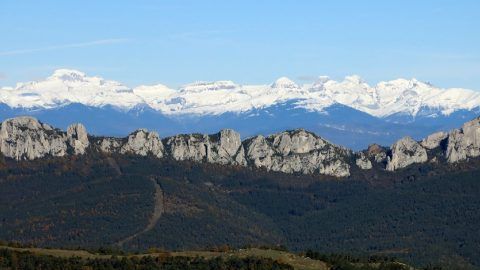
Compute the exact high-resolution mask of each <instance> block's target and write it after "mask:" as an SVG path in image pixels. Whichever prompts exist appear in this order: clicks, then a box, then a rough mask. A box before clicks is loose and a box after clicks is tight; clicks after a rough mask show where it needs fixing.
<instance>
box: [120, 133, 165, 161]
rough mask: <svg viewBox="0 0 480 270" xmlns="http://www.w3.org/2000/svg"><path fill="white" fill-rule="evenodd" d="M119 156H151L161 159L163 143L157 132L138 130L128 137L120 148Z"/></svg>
mask: <svg viewBox="0 0 480 270" xmlns="http://www.w3.org/2000/svg"><path fill="white" fill-rule="evenodd" d="M120 153H121V154H126V153H128V154H135V155H140V156H147V155H153V156H155V157H157V158H161V157H163V143H162V141H161V140H160V137H159V136H158V133H157V132H149V131H148V130H146V129H139V130H136V131H135V132H133V133H131V134H130V135H128V138H127V141H126V142H125V144H123V145H122V147H121V148H120Z"/></svg>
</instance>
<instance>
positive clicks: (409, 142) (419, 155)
mask: <svg viewBox="0 0 480 270" xmlns="http://www.w3.org/2000/svg"><path fill="white" fill-rule="evenodd" d="M390 149H391V151H392V155H391V157H388V161H387V168H386V169H387V170H388V171H395V170H397V169H400V168H405V167H407V166H408V165H411V164H414V163H423V162H426V161H427V160H428V156H427V150H426V149H425V148H423V147H422V146H421V145H420V144H419V143H418V142H416V141H414V140H413V139H412V138H410V137H408V136H407V137H404V138H402V139H400V140H398V141H397V142H396V143H394V144H393V145H392V147H390Z"/></svg>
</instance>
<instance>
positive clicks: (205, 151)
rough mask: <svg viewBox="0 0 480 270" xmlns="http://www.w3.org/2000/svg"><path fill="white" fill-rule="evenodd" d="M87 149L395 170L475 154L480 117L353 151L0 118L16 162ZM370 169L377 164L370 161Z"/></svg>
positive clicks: (285, 139)
mask: <svg viewBox="0 0 480 270" xmlns="http://www.w3.org/2000/svg"><path fill="white" fill-rule="evenodd" d="M87 150H88V151H98V152H103V153H106V154H133V155H141V156H153V157H156V158H171V159H174V160H179V161H181V160H190V161H194V162H207V163H217V164H222V165H234V166H250V167H255V168H263V169H266V170H268V171H278V172H284V173H303V174H325V175H331V176H335V177H347V176H349V175H350V169H351V166H357V167H358V168H360V169H362V170H370V169H372V168H373V163H374V162H376V163H377V164H379V165H378V166H384V167H383V168H385V169H386V170H388V171H396V170H399V169H402V168H405V167H407V166H409V165H411V164H414V163H424V162H427V160H429V159H430V161H431V162H432V163H438V162H442V161H443V162H444V161H445V160H447V161H448V162H450V163H454V162H460V161H462V160H466V159H469V158H474V157H478V156H480V118H477V119H474V120H472V121H470V122H467V123H465V124H464V125H463V126H462V128H461V129H456V130H453V131H451V132H449V133H446V132H437V133H434V134H431V135H430V136H427V137H426V138H425V139H423V140H422V141H420V142H417V141H415V140H413V139H412V138H410V137H404V138H402V139H400V140H398V141H397V142H396V143H394V144H393V145H392V146H391V147H390V149H388V148H385V147H382V146H380V145H376V144H372V145H370V146H369V147H368V149H367V150H364V151H361V152H357V153H353V152H352V151H351V150H348V149H345V148H343V147H340V146H337V145H334V144H332V143H330V142H328V141H326V140H324V139H322V138H321V137H319V136H317V135H315V134H313V133H311V132H308V131H306V130H303V129H296V130H290V131H284V132H279V133H276V134H273V135H269V136H266V137H265V136H263V135H258V136H254V137H251V138H248V139H246V140H244V141H243V142H242V141H241V138H240V134H239V133H237V132H236V131H234V130H231V129H224V130H221V131H220V132H218V133H216V134H210V135H204V134H183V135H176V136H171V137H167V138H164V139H161V138H160V136H159V135H158V134H157V133H156V132H149V131H147V130H145V129H139V130H137V131H135V132H133V133H131V134H130V135H129V136H127V137H126V138H112V137H93V136H89V135H88V133H87V130H86V128H85V127H84V126H83V125H82V124H73V125H71V126H69V127H68V128H67V131H66V132H64V131H61V130H59V129H55V128H53V127H51V126H49V125H47V124H44V123H41V122H39V121H38V120H37V119H35V118H33V117H28V116H24V117H16V118H11V119H7V120H5V121H3V122H2V123H1V124H0V152H1V154H2V155H3V156H5V157H8V158H12V159H16V160H33V159H37V158H42V157H47V156H52V157H62V156H65V155H82V154H86V153H87ZM376 167H377V166H376Z"/></svg>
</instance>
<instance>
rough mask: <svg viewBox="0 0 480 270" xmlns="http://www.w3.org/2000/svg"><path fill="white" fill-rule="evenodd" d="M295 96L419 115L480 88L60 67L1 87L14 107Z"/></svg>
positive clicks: (175, 105) (193, 103)
mask: <svg viewBox="0 0 480 270" xmlns="http://www.w3.org/2000/svg"><path fill="white" fill-rule="evenodd" d="M290 100H295V103H294V104H295V106H297V107H299V108H304V109H307V110H310V111H318V112H321V111H323V110H324V109H325V108H327V107H329V106H331V105H333V104H342V105H345V106H348V107H351V108H354V109H356V110H359V111H362V112H365V113H368V114H370V115H372V116H376V117H387V116H390V115H393V114H398V113H402V114H407V115H411V116H416V115H417V113H418V112H419V111H420V110H421V109H422V108H431V109H435V110H436V111H438V112H440V113H441V114H443V115H449V114H451V113H452V112H454V111H457V110H461V109H466V110H472V109H473V108H476V107H479V106H480V92H476V91H472V90H468V89H461V88H450V89H442V88H437V87H434V86H433V85H431V84H429V83H424V82H420V81H418V80H416V79H411V80H406V79H397V80H392V81H386V82H380V83H378V84H377V85H375V86H370V85H368V84H367V83H366V82H364V81H363V80H362V79H361V78H360V77H359V76H356V75H353V76H347V77H345V79H344V80H343V81H340V82H339V81H335V80H331V79H329V78H328V77H325V76H321V77H319V79H318V80H317V81H316V82H315V83H313V84H304V85H298V84H296V83H295V82H293V81H292V80H290V79H288V78H286V77H282V78H279V79H278V80H276V81H275V82H273V83H272V84H270V85H239V84H235V83H234V82H232V81H216V82H196V83H192V84H187V85H185V86H183V87H181V88H180V89H171V88H169V87H167V86H165V85H162V84H158V85H151V86H147V85H142V86H138V87H135V88H129V87H127V86H125V85H123V84H121V83H119V82H116V81H111V80H105V79H103V78H100V77H90V76H87V75H86V74H85V73H83V72H80V71H76V70H68V69H59V70H56V71H55V72H54V73H53V74H52V75H51V76H50V77H48V78H46V79H45V80H42V81H35V82H26V83H18V84H17V86H15V87H14V88H12V87H2V88H1V91H0V103H4V104H7V105H8V106H10V107H12V108H44V109H51V108H56V107H61V106H65V105H68V104H72V103H79V104H83V105H86V106H93V107H103V106H108V105H110V106H113V107H116V108H119V109H122V110H131V109H133V108H135V107H137V106H139V105H147V106H148V107H150V108H152V109H154V110H156V111H159V112H161V113H163V114H166V115H178V114H197V115H204V114H212V115H219V114H222V113H226V112H248V111H251V110H253V109H261V108H266V107H270V106H272V105H276V104H279V103H283V102H287V101H290Z"/></svg>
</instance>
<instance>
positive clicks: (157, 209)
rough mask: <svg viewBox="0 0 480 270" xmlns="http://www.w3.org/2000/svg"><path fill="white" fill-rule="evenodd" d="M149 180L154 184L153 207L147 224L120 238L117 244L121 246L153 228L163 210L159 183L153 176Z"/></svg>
mask: <svg viewBox="0 0 480 270" xmlns="http://www.w3.org/2000/svg"><path fill="white" fill-rule="evenodd" d="M150 180H151V181H152V183H153V185H154V186H155V194H154V207H153V213H152V216H151V217H150V219H149V220H148V224H147V226H146V227H145V228H144V229H143V230H141V231H139V232H137V233H134V234H132V235H130V236H129V237H127V238H125V239H122V240H120V241H118V242H117V245H118V246H123V244H125V243H127V242H129V241H131V240H133V239H134V238H136V237H138V236H139V235H141V234H143V233H146V232H148V231H150V230H151V229H153V227H155V225H156V224H157V222H158V220H159V219H160V217H161V216H162V214H163V212H164V211H165V208H164V205H163V190H162V188H161V187H160V185H159V184H158V183H157V181H156V180H155V178H154V177H151V178H150Z"/></svg>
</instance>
